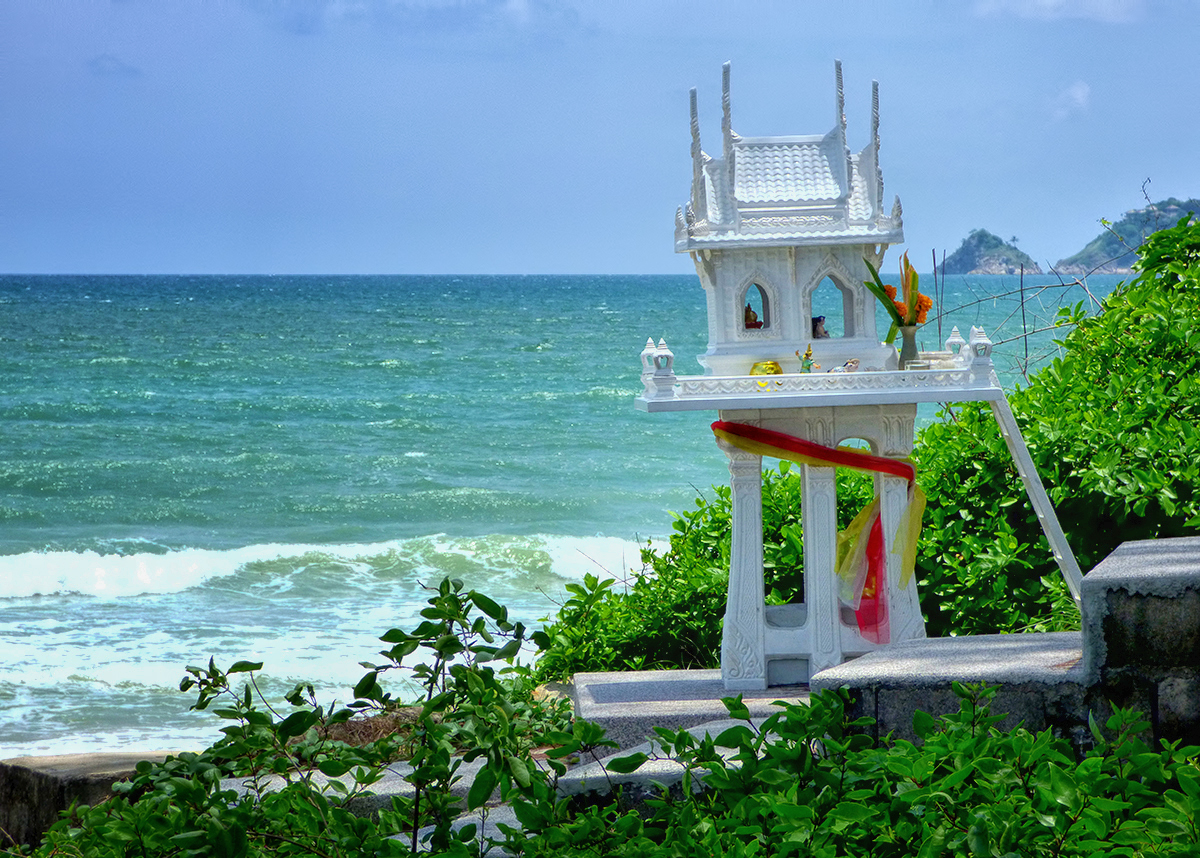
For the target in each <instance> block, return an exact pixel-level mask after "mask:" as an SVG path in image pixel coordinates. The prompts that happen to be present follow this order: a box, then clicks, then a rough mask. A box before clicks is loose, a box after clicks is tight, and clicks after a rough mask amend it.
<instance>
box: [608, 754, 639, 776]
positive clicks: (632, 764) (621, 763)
mask: <svg viewBox="0 0 1200 858" xmlns="http://www.w3.org/2000/svg"><path fill="white" fill-rule="evenodd" d="M648 759H650V758H649V757H648V756H646V755H645V754H643V753H641V752H640V751H639V752H638V753H636V754H630V755H629V756H627V757H617V758H615V759H612V760H606V761H605V763H604V768H606V769H607V770H608V771H610V772H616V773H617V774H619V775H627V774H629V773H630V772H632V771H636V770H637V769H639V768H641V767H642V764H643V763H645V762H646V760H648Z"/></svg>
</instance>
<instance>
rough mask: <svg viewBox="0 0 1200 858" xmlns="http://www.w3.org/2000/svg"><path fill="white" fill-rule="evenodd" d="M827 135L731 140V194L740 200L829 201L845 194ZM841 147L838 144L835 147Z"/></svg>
mask: <svg viewBox="0 0 1200 858" xmlns="http://www.w3.org/2000/svg"><path fill="white" fill-rule="evenodd" d="M834 142H836V141H833V140H830V139H829V138H828V137H825V138H822V137H817V138H801V139H798V140H790V139H787V138H770V137H767V138H759V139H746V138H742V139H739V140H735V141H734V144H733V145H734V148H733V151H734V163H735V165H736V169H735V170H734V176H735V182H736V184H735V186H734V197H735V198H736V199H737V201H738V203H739V204H743V203H780V202H816V201H826V202H828V201H832V200H836V199H837V198H838V197H841V196H843V195H844V194H845V189H844V188H843V187H842V184H841V182H839V181H838V177H837V176H836V174H835V171H834V169H833V162H834V160H835V159H836V158H837V157H838V156H839V155H842V153H841V152H838V151H835V150H834V147H833V146H831V145H829V144H830V143H834ZM837 148H838V149H840V148H841V147H837Z"/></svg>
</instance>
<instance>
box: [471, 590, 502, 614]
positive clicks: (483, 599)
mask: <svg viewBox="0 0 1200 858" xmlns="http://www.w3.org/2000/svg"><path fill="white" fill-rule="evenodd" d="M469 595H470V597H471V601H472V602H474V603H475V605H476V607H478V608H479V610H481V611H483V612H484V613H485V614H487V615H488V616H489V617H491V618H492V619H493V620H507V619H508V609H507V608H505V607H503V606H501V605H499V604H497V603H496V602H494V601H493V600H492V599H490V598H488V597H487V596H485V595H484V594H483V593H480V592H479V591H478V590H472V591H471V592H470V594H469Z"/></svg>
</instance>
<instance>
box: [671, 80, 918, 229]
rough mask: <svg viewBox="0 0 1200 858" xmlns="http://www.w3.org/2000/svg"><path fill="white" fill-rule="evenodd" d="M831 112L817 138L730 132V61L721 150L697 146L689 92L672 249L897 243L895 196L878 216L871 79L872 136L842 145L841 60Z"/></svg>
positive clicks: (875, 97)
mask: <svg viewBox="0 0 1200 858" xmlns="http://www.w3.org/2000/svg"><path fill="white" fill-rule="evenodd" d="M835 69H836V74H837V119H836V122H835V125H834V127H833V130H831V131H830V132H829V133H827V134H825V135H810V136H792V137H742V136H740V135H738V134H737V133H735V132H734V131H733V127H732V119H731V110H730V97H729V63H726V64H725V66H724V68H723V69H722V72H723V74H722V78H723V86H722V106H723V112H724V116H723V120H722V124H721V127H722V137H723V140H722V154H723V157H721V158H713V157H711V156H709V155H708V154H707V153H705V152H704V151H703V150H702V149H701V148H700V122H699V118H698V112H697V109H696V90H695V89H693V90H692V91H691V110H692V198H691V201H690V202H689V203H688V204H687V206H686V208H684V207H680V209H679V211H678V212H677V213H676V218H675V221H676V222H675V249H676V250H677V251H680V252H683V251H690V250H700V249H703V248H714V247H725V246H762V247H780V246H784V247H786V246H800V245H828V244H865V243H872V244H898V243H900V242H902V241H903V240H904V228H903V223H902V217H901V209H900V198H899V197H897V198H896V201H895V203H894V204H893V206H892V210H891V213H890V214H887V215H885V214H884V213H883V206H882V199H883V175H882V173H881V172H880V170H879V84H878V83H874V82H873V83H872V92H871V96H872V112H871V142H870V143H869V144H868V145H867V146H866V148H864V149H863V150H862V151H861V152H858V153H857V154H852V153H851V152H850V150H849V148H848V147H847V146H846V116H845V110H844V107H845V100H844V97H843V94H842V65H841V63H840V62H839V63H836V64H835Z"/></svg>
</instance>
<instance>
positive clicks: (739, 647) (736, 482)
mask: <svg viewBox="0 0 1200 858" xmlns="http://www.w3.org/2000/svg"><path fill="white" fill-rule="evenodd" d="M717 446H719V447H720V448H721V450H722V452H724V453H725V455H726V456H728V457H729V478H730V481H729V485H730V489H731V491H732V495H733V497H732V507H733V508H732V518H733V534H732V541H731V545H730V551H729V595H728V599H727V601H726V603H725V624H724V628H723V630H722V634H721V679H722V680H723V681H724V683H725V688H726V690H728V691H757V690H761V689H764V688H766V687H767V666H766V662H765V660H764V658H763V633H764V623H765V620H764V613H765V611H764V604H765V599H764V595H763V567H762V564H763V547H762V535H763V524H762V457H761V456H755V455H753V454H751V453H747V452H744V451H742V450H739V449H737V448H736V447H731V446H730V445H728V444H726V443H724V442H723V441H718V442H717Z"/></svg>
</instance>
